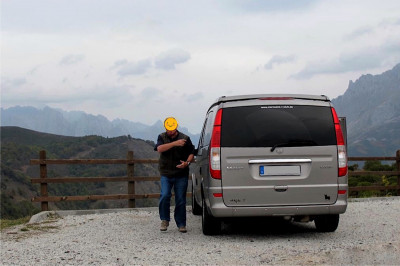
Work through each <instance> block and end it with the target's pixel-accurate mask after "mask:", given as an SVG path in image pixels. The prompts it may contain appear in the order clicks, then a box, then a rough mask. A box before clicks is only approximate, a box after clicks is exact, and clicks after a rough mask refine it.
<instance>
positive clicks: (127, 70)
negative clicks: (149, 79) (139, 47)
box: [114, 59, 152, 76]
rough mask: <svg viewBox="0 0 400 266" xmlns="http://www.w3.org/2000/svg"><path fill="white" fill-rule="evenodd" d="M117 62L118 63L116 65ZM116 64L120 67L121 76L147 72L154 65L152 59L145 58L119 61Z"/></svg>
mask: <svg viewBox="0 0 400 266" xmlns="http://www.w3.org/2000/svg"><path fill="white" fill-rule="evenodd" d="M116 64H117V65H116ZM116 64H114V66H116V67H118V68H119V70H118V74H119V75H120V76H129V75H141V74H144V73H146V72H147V70H149V69H150V67H151V66H152V64H151V60H150V59H144V60H141V61H138V62H131V63H128V62H125V61H117V62H116Z"/></svg>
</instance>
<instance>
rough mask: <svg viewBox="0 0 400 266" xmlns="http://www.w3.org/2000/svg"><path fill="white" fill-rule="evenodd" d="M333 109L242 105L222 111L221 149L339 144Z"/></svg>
mask: <svg viewBox="0 0 400 266" xmlns="http://www.w3.org/2000/svg"><path fill="white" fill-rule="evenodd" d="M335 134H336V133H335V128H334V123H333V118H332V112H331V108H330V107H322V106H296V105H277V106H243V107H231V108H225V109H223V112H222V129H221V146H222V147H294V146H326V145H336V135H335Z"/></svg>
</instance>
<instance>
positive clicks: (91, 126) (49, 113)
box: [1, 106, 199, 144]
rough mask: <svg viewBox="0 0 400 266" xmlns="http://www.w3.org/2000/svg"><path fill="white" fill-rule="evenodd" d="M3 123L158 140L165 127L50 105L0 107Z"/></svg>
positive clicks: (195, 139)
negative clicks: (66, 109)
mask: <svg viewBox="0 0 400 266" xmlns="http://www.w3.org/2000/svg"><path fill="white" fill-rule="evenodd" d="M1 126H18V127H22V128H26V129H31V130H35V131H39V132H46V133H51V134H58V135H63V136H75V137H80V136H88V135H98V136H103V137H118V136H127V135H131V136H132V137H134V138H139V139H144V140H151V141H156V140H157V136H158V134H159V133H161V132H163V131H164V130H165V129H164V127H163V124H162V122H161V121H157V122H156V123H155V124H153V125H150V126H149V125H145V124H142V123H138V122H132V121H128V120H125V119H115V120H113V121H109V120H108V119H107V118H106V117H104V116H102V115H97V116H95V115H91V114H87V113H85V112H82V111H71V112H67V111H63V110H61V109H55V108H51V107H48V106H46V107H44V108H43V109H38V108H35V107H31V106H15V107H10V108H8V109H3V108H1ZM180 130H181V131H182V132H183V133H185V134H187V135H188V136H190V138H191V139H192V142H193V143H194V144H197V143H198V139H199V134H192V133H190V132H189V131H188V129H187V128H185V127H180Z"/></svg>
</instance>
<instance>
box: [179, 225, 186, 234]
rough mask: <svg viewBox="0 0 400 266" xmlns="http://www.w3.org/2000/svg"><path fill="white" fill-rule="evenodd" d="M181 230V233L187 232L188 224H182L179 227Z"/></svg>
mask: <svg viewBox="0 0 400 266" xmlns="http://www.w3.org/2000/svg"><path fill="white" fill-rule="evenodd" d="M178 230H179V232H181V233H186V232H187V230H186V226H181V227H179V229H178Z"/></svg>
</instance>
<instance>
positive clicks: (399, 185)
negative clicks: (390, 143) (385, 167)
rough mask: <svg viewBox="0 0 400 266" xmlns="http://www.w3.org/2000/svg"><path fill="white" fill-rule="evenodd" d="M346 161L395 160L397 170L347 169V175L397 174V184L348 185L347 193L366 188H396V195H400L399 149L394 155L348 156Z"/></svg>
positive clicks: (365, 189)
mask: <svg viewBox="0 0 400 266" xmlns="http://www.w3.org/2000/svg"><path fill="white" fill-rule="evenodd" d="M348 161H395V162H396V168H397V171H349V177H350V176H365V175H386V176H397V185H395V186H359V187H349V193H351V192H353V191H367V190H397V196H400V150H397V152H396V156H395V157H349V158H348Z"/></svg>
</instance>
